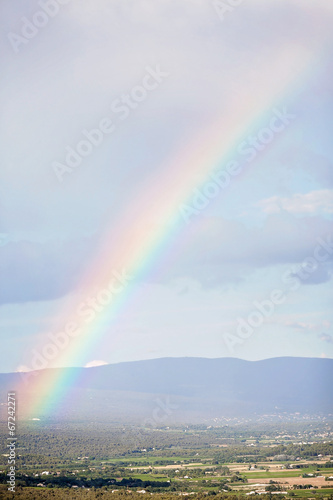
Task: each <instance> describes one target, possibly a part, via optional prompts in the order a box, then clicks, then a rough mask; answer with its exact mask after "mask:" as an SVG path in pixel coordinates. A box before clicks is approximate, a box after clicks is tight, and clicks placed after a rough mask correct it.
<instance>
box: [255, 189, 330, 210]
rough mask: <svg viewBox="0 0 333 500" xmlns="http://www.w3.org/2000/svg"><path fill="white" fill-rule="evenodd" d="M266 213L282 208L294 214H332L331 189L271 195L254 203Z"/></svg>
mask: <svg viewBox="0 0 333 500" xmlns="http://www.w3.org/2000/svg"><path fill="white" fill-rule="evenodd" d="M256 206H257V207H259V208H260V209H261V210H262V211H263V212H265V213H266V214H277V213H279V212H281V211H283V210H285V211H286V212H289V213H291V214H295V215H318V214H321V215H323V214H333V190H332V189H322V190H317V191H311V192H309V193H306V194H298V193H296V194H293V195H292V196H291V197H289V198H281V197H279V196H272V197H271V198H267V199H265V200H261V201H259V202H258V203H256Z"/></svg>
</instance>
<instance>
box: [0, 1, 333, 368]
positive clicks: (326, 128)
mask: <svg viewBox="0 0 333 500" xmlns="http://www.w3.org/2000/svg"><path fill="white" fill-rule="evenodd" d="M236 4H237V5H236ZM0 9H1V18H2V20H3V22H2V30H1V38H0V47H1V54H2V71H1V74H2V80H1V83H0V95H1V155H2V161H1V173H0V195H1V198H0V272H1V283H0V321H1V337H2V341H1V346H2V352H3V356H2V366H1V372H9V371H15V370H25V369H32V368H36V367H43V366H42V364H43V363H44V366H48V367H50V366H85V365H87V364H90V365H91V364H98V363H102V362H105V363H114V362H120V361H130V360H138V359H149V358H158V357H164V356H206V357H223V356H235V357H239V358H243V359H248V360H256V359H263V358H269V357H275V356H314V357H330V358H331V357H333V329H332V325H333V318H332V307H331V304H332V281H331V278H332V255H333V244H332V243H333V230H332V215H333V196H332V194H333V176H332V140H331V134H330V132H331V130H332V116H333V103H332V92H331V90H332V89H331V83H332V80H333V74H332V37H333V36H332V17H333V4H331V2H329V1H328V0H270V1H269V2H267V1H266V0H246V1H244V2H242V1H238V2H236V1H231V0H229V1H228V0H225V1H222V0H220V1H219V2H218V1H217V2H215V3H214V2H213V1H211V0H112V1H110V0H85V1H84V2H79V1H76V0H71V1H65V0H63V1H62V3H61V4H60V0H59V3H58V2H57V1H56V0H52V1H51V0H50V1H49V2H48V1H46V0H44V1H43V0H40V1H39V2H37V1H34V0H32V1H30V2H28V3H27V2H24V1H23V0H17V1H16V2H10V1H9V0H4V1H3V2H2V3H1V7H0ZM92 130H94V131H95V132H92ZM96 130H99V131H98V132H96ZM82 141H83V142H82ZM89 141H90V142H89ZM134 234H135V235H136V236H135V237H134V236H133V235H134ZM104 269H105V273H104ZM111 270H112V273H113V272H116V273H118V274H119V273H120V274H122V273H123V274H122V275H124V273H125V276H126V273H127V274H128V276H130V278H128V282H126V283H125V281H124V279H123V281H124V283H122V282H121V280H120V281H119V279H118V282H117V290H118V291H117V292H116V293H114V296H113V297H112V298H111V299H110V298H108V297H107V298H105V297H106V295H105V294H104V295H103V293H102V292H101V291H102V290H104V289H105V286H106V283H109V282H110V279H111V278H110V276H111V275H112V276H113V277H114V275H113V274H112V273H110V271H111ZM114 279H115V282H116V281H117V279H116V278H114ZM125 279H126V278H125ZM120 285H122V287H121V286H120ZM120 288H121V289H120ZM91 297H93V298H95V302H94V305H89V306H88V305H87V304H88V302H87V301H88V300H89V299H90V298H91ZM96 297H97V299H96ZM104 299H105V301H104ZM96 301H97V302H96ZM103 301H104V302H105V303H104V302H103ZM106 302H108V303H107V304H106ZM82 304H85V306H84V307H83V306H82ZM91 304H92V303H91ZM96 304H97V305H96ZM80 305H81V306H82V307H81V311H82V309H85V314H82V315H81V316H80V317H79V314H78V308H80ZM91 308H92V309H91ZM89 309H90V313H91V314H90V316H91V319H89ZM92 310H93V312H92ZM75 317H77V321H76V320H75ZM73 318H74V320H73ZM73 321H74V323H75V324H76V327H77V332H76V333H77V334H76V336H75V337H74V336H72V337H69V336H68V335H67V337H68V339H69V340H68V342H67V341H66V340H64V338H65V336H64V335H63V336H62V339H63V343H64V344H65V343H66V346H64V347H59V345H60V344H59V345H58V347H57V349H58V352H57V354H56V355H55V354H54V355H53V354H49V355H48V356H47V355H45V352H49V353H50V352H52V347H50V344H52V343H53V347H54V345H55V344H56V341H55V340H54V339H55V338H58V339H59V338H60V336H59V337H57V334H59V332H64V331H65V329H66V327H67V326H68V324H69V322H73ZM81 330H82V334H81V333H80V332H81ZM50 335H51V336H50ZM52 335H53V337H52ZM51 338H53V340H51ZM59 342H60V340H59ZM45 346H49V347H48V349H49V350H48V351H47V348H46V347H45ZM43 349H44V351H43ZM45 349H46V350H45ZM53 351H54V352H55V351H56V349H55V348H54V349H53ZM43 352H44V354H43ZM36 353H38V354H36ZM37 357H38V358H39V363H40V364H39V365H38V363H37V361H36V359H37ZM36 363H37V364H36Z"/></svg>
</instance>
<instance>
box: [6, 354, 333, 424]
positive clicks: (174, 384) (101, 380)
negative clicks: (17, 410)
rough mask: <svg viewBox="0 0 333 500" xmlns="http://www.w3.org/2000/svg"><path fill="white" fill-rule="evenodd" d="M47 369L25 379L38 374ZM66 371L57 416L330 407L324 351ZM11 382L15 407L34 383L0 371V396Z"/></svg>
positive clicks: (170, 417)
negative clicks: (320, 355)
mask: <svg viewBox="0 0 333 500" xmlns="http://www.w3.org/2000/svg"><path fill="white" fill-rule="evenodd" d="M46 371H48V370H40V371H39V372H38V375H37V376H36V377H31V379H33V378H34V380H36V379H39V378H40V377H45V372H46ZM56 371H57V372H59V373H58V374H59V375H60V374H62V372H63V370H60V369H57V370H56ZM66 371H67V372H68V374H70V378H71V380H73V382H72V384H73V387H72V389H71V392H70V394H69V395H67V397H65V398H64V400H63V402H62V404H61V405H60V406H59V407H58V409H57V415H58V417H59V418H60V417H63V418H80V419H85V418H89V419H91V418H92V416H93V415H95V416H96V408H99V413H98V414H99V417H100V418H102V419H103V418H104V419H119V418H121V419H124V418H125V419H135V418H136V419H139V420H142V419H148V420H149V421H150V422H151V424H152V425H153V423H155V425H156V426H158V425H161V424H163V423H167V422H168V421H180V420H185V421H189V422H190V421H200V420H204V419H212V418H218V419H219V418H222V417H246V416H254V415H267V414H279V415H282V416H283V415H286V414H291V413H296V412H299V413H300V414H301V416H302V415H304V414H310V415H315V414H316V415H319V414H322V415H327V414H329V413H333V401H332V388H331V387H332V385H331V381H332V379H333V376H332V375H333V360H331V359H315V358H291V357H290V358H287V357H286V358H273V359H266V360H263V361H255V362H253V361H244V360H240V359H235V358H218V359H205V358H161V359H154V360H146V361H135V362H126V363H118V364H112V365H105V366H100V367H95V368H70V369H67V370H66ZM66 379H67V377H66ZM15 389H16V390H18V391H19V395H18V396H19V398H20V401H19V404H20V405H21V408H24V407H25V405H29V401H30V399H31V397H33V392H34V390H35V389H34V385H32V384H27V385H26V386H24V387H23V386H22V379H21V374H18V373H12V374H0V396H1V402H4V401H5V397H6V392H7V390H15ZM50 389H51V388H50ZM64 394H66V393H65V392H64ZM2 408H4V407H3V406H2Z"/></svg>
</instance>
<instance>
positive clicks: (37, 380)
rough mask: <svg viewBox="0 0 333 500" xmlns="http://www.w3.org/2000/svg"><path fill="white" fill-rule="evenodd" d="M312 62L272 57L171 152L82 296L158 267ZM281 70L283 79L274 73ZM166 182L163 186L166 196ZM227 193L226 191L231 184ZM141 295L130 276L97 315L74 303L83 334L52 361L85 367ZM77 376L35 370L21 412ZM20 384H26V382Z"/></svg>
mask: <svg viewBox="0 0 333 500" xmlns="http://www.w3.org/2000/svg"><path fill="white" fill-rule="evenodd" d="M313 63H314V56H313V54H311V55H309V54H308V53H306V52H305V51H304V50H302V49H301V48H295V49H294V50H291V49H290V48H289V50H288V52H286V51H283V52H282V53H281V54H280V57H279V59H278V60H276V59H275V60H274V62H272V68H274V71H271V76H270V70H271V69H272V68H266V69H265V70H266V71H265V82H264V85H263V87H262V88H261V89H260V92H257V93H256V98H255V99H254V98H252V97H251V95H249V94H248V92H249V93H251V89H245V91H244V94H243V95H239V94H238V95H237V96H230V99H229V103H228V109H227V110H226V113H225V116H223V117H221V118H220V119H219V120H218V121H217V122H215V123H213V124H211V126H210V127H207V129H206V130H205V131H204V133H202V132H201V133H200V135H199V136H198V137H194V138H193V139H192V140H191V142H190V143H189V144H185V146H184V147H183V148H182V150H180V151H177V152H176V154H175V155H174V157H173V158H169V159H168V160H167V161H166V162H165V165H163V166H162V168H160V169H159V173H158V174H156V175H155V176H153V178H151V179H150V181H149V185H148V186H147V188H146V189H145V190H144V192H141V193H139V194H138V196H137V199H135V200H133V203H132V204H131V206H129V207H128V208H127V210H126V211H125V213H123V215H122V217H121V218H120V219H119V222H118V224H117V225H116V227H112V228H110V232H109V234H106V235H105V236H104V239H103V241H102V242H101V245H100V249H99V252H98V254H97V255H96V257H95V259H94V261H93V262H92V263H91V265H90V266H89V269H88V270H87V272H86V273H85V274H84V276H82V279H81V282H80V283H79V289H80V290H81V291H82V294H83V295H84V294H85V293H86V294H87V295H86V296H91V295H93V294H94V292H92V291H91V290H96V293H98V290H102V289H104V288H105V287H106V286H107V284H108V283H109V281H110V279H111V277H112V276H113V274H114V271H115V270H117V271H118V272H119V273H121V272H122V271H123V270H126V273H127V274H128V275H130V276H133V277H134V279H135V280H140V279H144V278H145V277H147V276H149V274H150V273H153V272H156V269H157V263H158V262H159V260H160V258H161V256H163V255H165V254H166V253H167V252H168V251H169V246H170V245H171V243H172V242H173V241H174V240H175V239H176V238H177V235H178V234H179V233H180V232H183V231H188V227H189V226H188V225H187V224H186V222H185V221H184V219H183V218H182V217H181V216H180V207H181V206H184V205H186V204H187V205H191V200H192V197H193V191H194V190H195V189H202V188H204V186H205V183H207V182H208V181H209V180H210V176H211V174H212V172H215V171H216V169H221V168H222V167H223V166H224V165H225V163H226V162H227V161H228V160H230V159H232V158H234V157H239V153H238V152H237V147H238V145H239V144H240V142H241V141H242V140H243V139H244V137H246V134H247V133H248V131H249V130H253V129H254V128H255V129H257V130H259V129H260V127H263V126H265V125H266V124H267V119H268V118H267V117H268V115H269V113H270V112H271V110H272V108H274V107H279V106H281V107H283V106H285V105H286V102H287V101H288V99H289V98H290V97H293V95H294V92H295V91H297V89H298V88H299V82H303V81H304V78H306V77H307V75H309V73H310V74H311V68H312V67H313ZM277 70H278V73H279V78H278V79H276V77H275V75H276V73H277ZM254 163H255V162H254ZM250 167H251V168H253V166H252V165H251V166H249V167H246V166H245V167H244V169H243V173H242V174H241V175H248V172H249V169H250ZM161 172H162V173H161ZM233 182H237V181H236V180H235V181H233ZM159 186H163V193H164V195H161V189H159ZM223 195H227V190H225V192H223ZM147 221H150V223H147ZM135 300H138V297H137V296H136V292H135V287H134V286H133V284H132V281H131V280H129V281H128V283H124V284H123V286H122V288H121V290H120V291H118V292H117V293H114V294H113V295H112V297H111V299H110V300H108V304H107V305H106V306H105V307H104V308H103V311H101V312H100V313H96V315H95V317H94V318H93V319H91V320H90V321H87V317H86V316H85V317H83V316H78V314H77V311H72V310H70V308H69V307H66V310H63V311H59V318H60V319H61V322H62V324H63V325H64V327H65V325H68V324H70V323H73V324H75V326H76V332H78V334H77V336H76V337H74V338H72V339H71V341H70V342H69V344H68V345H67V346H66V348H64V349H63V350H59V355H58V356H57V358H56V360H52V365H53V366H54V365H56V364H58V366H75V365H78V364H79V363H80V360H81V359H82V358H83V357H84V356H85V355H86V354H87V353H88V352H89V351H90V350H91V347H92V346H93V345H95V344H96V343H97V342H100V341H101V339H102V338H103V337H104V336H105V335H106V334H107V332H106V331H107V328H106V325H109V324H110V323H111V322H112V321H114V319H115V318H117V316H118V315H119V314H124V313H126V311H127V310H128V309H129V307H130V304H132V303H133V302H134V301H135ZM140 300H144V299H142V298H141V299H140ZM116 340H117V339H116V338H115V339H114V344H116ZM48 342H49V340H48ZM74 382H75V375H73V371H72V370H69V369H66V368H65V369H62V370H44V371H40V372H39V374H38V376H36V377H33V376H30V377H29V383H30V385H32V386H33V390H32V397H31V400H30V403H29V405H28V408H27V410H26V412H25V414H24V415H22V418H24V417H27V418H29V417H32V416H34V417H38V415H39V414H40V413H43V414H45V408H47V409H48V411H49V412H50V413H52V414H54V412H55V411H56V408H57V407H58V406H59V405H60V403H61V402H63V401H64V400H65V399H66V398H68V397H70V393H71V392H70V391H71V387H72V386H73V383H74ZM21 390H22V391H24V390H25V385H24V384H23V383H22V388H21Z"/></svg>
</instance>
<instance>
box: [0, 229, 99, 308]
mask: <svg viewBox="0 0 333 500" xmlns="http://www.w3.org/2000/svg"><path fill="white" fill-rule="evenodd" d="M94 245H95V242H94V241H93V240H92V239H89V238H77V239H75V240H70V241H65V242H59V241H54V240H53V241H49V242H47V243H38V242H29V241H19V242H10V243H8V244H7V245H6V246H4V247H0V274H1V285H2V286H1V287H0V304H5V303H18V302H29V301H44V300H52V299H57V298H59V297H62V296H64V295H66V294H67V293H69V292H70V291H72V290H73V289H75V288H76V287H77V284H78V282H79V280H80V278H81V277H82V274H83V271H84V269H85V267H86V266H89V264H90V263H91V259H92V258H93V256H94V251H93V250H94Z"/></svg>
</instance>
